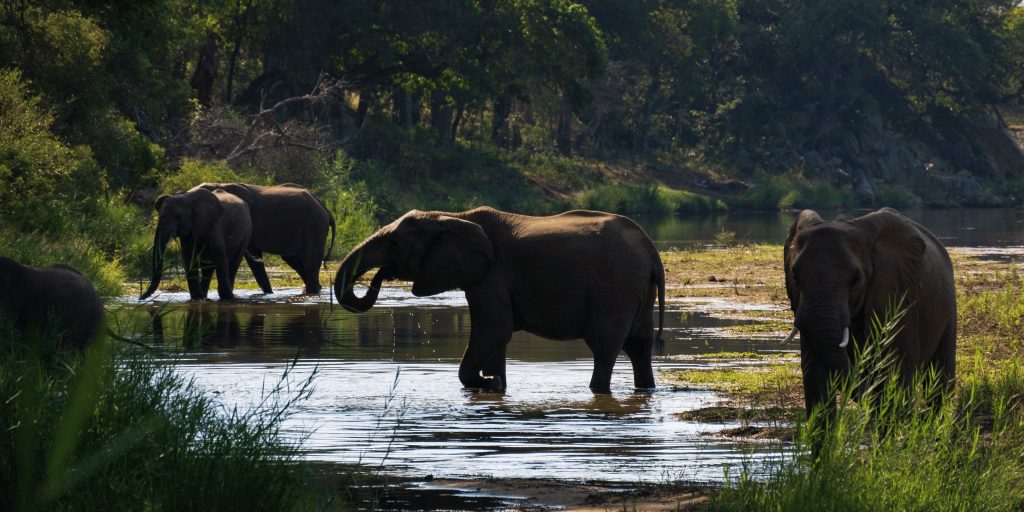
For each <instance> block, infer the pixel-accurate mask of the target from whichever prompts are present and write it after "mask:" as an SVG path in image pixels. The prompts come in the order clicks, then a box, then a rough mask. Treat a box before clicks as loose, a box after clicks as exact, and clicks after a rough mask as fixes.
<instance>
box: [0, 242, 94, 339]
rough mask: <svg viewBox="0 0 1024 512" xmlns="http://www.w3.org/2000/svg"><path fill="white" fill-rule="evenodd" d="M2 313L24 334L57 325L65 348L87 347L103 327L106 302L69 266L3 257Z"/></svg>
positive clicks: (0, 259) (0, 263) (0, 266)
mask: <svg viewBox="0 0 1024 512" xmlns="http://www.w3.org/2000/svg"><path fill="white" fill-rule="evenodd" d="M0 314H3V315H5V316H7V317H8V318H10V319H12V320H13V321H14V325H15V327H17V328H18V329H19V330H21V331H22V332H30V331H33V330H39V329H44V330H45V329H48V328H51V327H52V326H53V325H54V322H56V326H57V328H58V329H59V330H60V333H61V336H60V343H61V346H63V347H73V348H78V349H81V348H84V347H85V346H86V345H88V344H89V343H90V342H91V341H93V340H94V339H95V338H96V336H97V335H100V334H101V330H102V329H103V326H104V322H103V319H104V310H103V302H102V301H101V300H100V296H99V294H98V293H96V289H95V288H93V286H92V283H91V282H89V280H88V279H86V278H85V277H84V276H82V274H80V273H79V272H78V271H77V270H75V269H74V268H71V267H69V266H66V265H54V266H51V267H41V268H37V267H30V266H27V265H22V264H21V263H18V262H17V261H14V260H12V259H10V258H5V257H2V256H0Z"/></svg>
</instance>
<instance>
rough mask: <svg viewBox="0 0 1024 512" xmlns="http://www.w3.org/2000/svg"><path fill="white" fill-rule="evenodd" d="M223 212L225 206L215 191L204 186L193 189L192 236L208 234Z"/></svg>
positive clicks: (199, 236) (198, 236) (197, 236)
mask: <svg viewBox="0 0 1024 512" xmlns="http://www.w3.org/2000/svg"><path fill="white" fill-rule="evenodd" d="M223 214H224V206H223V205H221V204H220V199H217V196H216V195H215V194H214V193H213V192H210V191H209V190H206V189H202V188H201V189H198V190H193V191H192V215H193V218H192V236H194V237H196V238H203V237H205V236H207V234H209V232H210V230H211V229H212V228H213V225H214V224H216V223H217V221H218V220H220V216H221V215H223Z"/></svg>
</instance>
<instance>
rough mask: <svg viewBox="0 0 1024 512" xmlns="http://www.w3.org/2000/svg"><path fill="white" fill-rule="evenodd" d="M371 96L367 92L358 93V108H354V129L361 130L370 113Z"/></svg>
mask: <svg viewBox="0 0 1024 512" xmlns="http://www.w3.org/2000/svg"><path fill="white" fill-rule="evenodd" d="M371 103H373V96H372V95H371V94H370V93H369V92H368V91H365V90H363V91H359V106H357V107H356V128H357V129H358V128H362V127H363V124H364V123H366V117H367V115H368V114H369V112H370V104H371Z"/></svg>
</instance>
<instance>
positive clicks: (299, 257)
mask: <svg viewBox="0 0 1024 512" xmlns="http://www.w3.org/2000/svg"><path fill="white" fill-rule="evenodd" d="M196 189H206V190H217V189H221V190H225V191H227V192H230V193H232V194H234V195H236V196H238V197H239V198H241V199H242V200H243V201H245V204H247V205H248V206H249V213H250V214H251V216H252V238H251V239H250V240H249V248H248V252H247V253H246V256H245V260H246V262H247V263H248V264H249V268H250V269H252V274H253V277H254V278H255V279H256V282H257V283H258V284H259V286H260V289H261V290H263V293H274V290H273V288H272V287H271V286H270V279H269V278H268V277H267V270H266V268H265V266H264V264H263V261H262V259H261V257H262V255H263V253H264V252H268V253H271V254H277V255H280V256H281V258H282V259H283V260H284V261H285V263H287V264H288V266H290V267H291V268H293V269H294V270H295V271H296V272H298V274H299V276H300V277H301V278H302V282H303V283H304V284H305V289H304V292H305V293H311V294H315V293H320V289H321V288H320V265H321V264H322V263H324V262H325V261H326V260H327V258H328V257H329V256H330V254H331V251H333V250H334V230H335V226H334V216H333V215H331V212H330V210H328V209H327V207H326V206H324V204H323V202H321V201H320V200H319V199H317V197H316V196H314V195H313V194H311V193H310V192H309V190H306V189H305V188H303V187H301V186H299V185H296V184H294V183H285V184H283V185H276V186H263V185H249V184H244V183H203V184H200V185H197V186H196V187H194V188H193V189H192V190H196ZM328 228H330V230H331V243H330V246H328V248H327V251H326V252H324V244H325V242H326V241H327V230H328Z"/></svg>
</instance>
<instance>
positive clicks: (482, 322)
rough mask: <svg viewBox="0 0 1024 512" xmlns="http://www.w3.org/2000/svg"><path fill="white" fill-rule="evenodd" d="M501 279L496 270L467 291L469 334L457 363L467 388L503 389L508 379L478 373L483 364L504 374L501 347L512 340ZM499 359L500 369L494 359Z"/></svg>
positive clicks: (509, 312)
mask: <svg viewBox="0 0 1024 512" xmlns="http://www.w3.org/2000/svg"><path fill="white" fill-rule="evenodd" d="M500 286H501V282H500V278H498V276H497V274H496V273H495V272H491V274H490V275H489V276H488V277H486V278H484V281H483V282H481V283H479V284H477V285H476V286H474V287H472V288H470V289H469V290H466V301H467V302H469V317H470V334H469V345H467V346H466V352H465V353H464V354H463V355H462V361H461V362H460V363H459V380H460V381H461V382H462V385H463V386H465V387H467V388H482V389H490V390H494V391H502V390H504V389H505V387H506V386H507V384H508V383H507V382H504V379H502V381H501V382H498V379H497V377H501V376H502V375H495V376H494V377H492V378H488V379H485V378H484V377H483V376H481V374H480V373H481V372H482V371H484V368H485V366H486V367H488V369H489V370H501V372H500V373H501V374H504V366H505V358H504V349H505V346H506V345H507V344H508V342H509V340H510V339H512V302H511V299H510V298H509V296H508V293H507V292H505V291H503V290H502V289H501V288H500ZM496 357H497V358H500V360H501V362H500V368H498V366H499V363H498V362H497V360H494V361H492V359H494V358H496Z"/></svg>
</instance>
